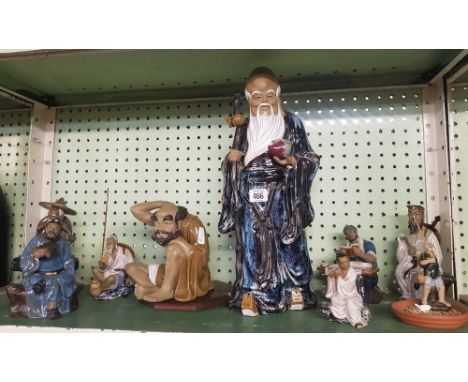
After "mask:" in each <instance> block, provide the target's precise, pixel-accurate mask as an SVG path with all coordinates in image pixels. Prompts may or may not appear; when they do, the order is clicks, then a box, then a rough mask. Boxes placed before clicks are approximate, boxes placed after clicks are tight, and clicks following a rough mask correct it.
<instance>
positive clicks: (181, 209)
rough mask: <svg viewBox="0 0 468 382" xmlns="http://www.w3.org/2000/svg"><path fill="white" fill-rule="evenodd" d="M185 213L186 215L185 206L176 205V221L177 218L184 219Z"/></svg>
mask: <svg viewBox="0 0 468 382" xmlns="http://www.w3.org/2000/svg"><path fill="white" fill-rule="evenodd" d="M187 215H188V211H187V208H185V207H182V206H177V213H176V216H175V221H176V223H177V222H178V221H179V220H183V219H185V218H186V217H187Z"/></svg>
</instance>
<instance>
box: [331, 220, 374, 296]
mask: <svg viewBox="0 0 468 382" xmlns="http://www.w3.org/2000/svg"><path fill="white" fill-rule="evenodd" d="M343 234H344V236H345V238H346V241H347V243H346V246H344V247H341V248H340V249H338V251H337V252H339V253H341V254H345V255H347V256H349V260H350V261H351V264H353V263H354V262H365V263H369V264H371V265H372V270H371V271H369V275H367V276H363V277H358V284H360V286H359V288H361V289H362V292H363V293H362V297H363V299H364V302H365V303H371V304H376V303H378V302H380V300H381V299H382V297H383V295H382V292H381V290H380V289H379V287H378V286H377V282H378V281H379V278H378V276H377V272H378V271H379V268H378V267H377V255H376V251H375V246H374V244H373V243H372V242H370V241H369V240H365V239H361V238H360V237H359V235H358V230H357V228H356V227H355V226H353V225H346V226H345V227H344V228H343Z"/></svg>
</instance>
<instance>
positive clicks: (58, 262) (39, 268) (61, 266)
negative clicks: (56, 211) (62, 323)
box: [21, 234, 75, 318]
mask: <svg viewBox="0 0 468 382" xmlns="http://www.w3.org/2000/svg"><path fill="white" fill-rule="evenodd" d="M47 242H50V240H49V239H47V238H46V237H45V236H44V235H42V234H39V235H36V236H34V237H33V238H32V239H31V241H30V242H29V244H28V245H27V247H26V248H25V250H24V252H23V254H22V256H21V269H22V270H23V285H24V289H25V291H26V300H27V305H28V316H29V318H43V317H46V316H47V305H48V302H49V301H56V302H57V303H58V309H59V312H60V313H61V314H67V313H69V312H70V299H71V296H72V294H73V291H74V290H75V279H74V273H75V264H74V261H73V258H72V256H71V252H70V246H69V244H68V241H67V240H66V239H65V238H63V237H61V238H60V239H58V240H57V241H56V242H55V244H56V245H57V247H56V249H55V251H54V254H53V255H52V256H51V257H49V258H42V259H40V260H39V259H35V258H34V257H33V256H32V250H33V248H34V247H37V246H39V245H41V244H44V243H47ZM57 270H61V272H60V273H58V274H56V275H44V274H41V273H39V272H54V271H57ZM41 280H44V281H45V289H44V291H43V293H41V294H35V293H34V291H33V286H34V284H35V283H37V282H39V281H41Z"/></svg>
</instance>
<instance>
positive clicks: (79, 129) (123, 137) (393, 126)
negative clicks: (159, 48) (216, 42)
mask: <svg viewBox="0 0 468 382" xmlns="http://www.w3.org/2000/svg"><path fill="white" fill-rule="evenodd" d="M283 101H284V107H285V108H286V109H287V110H289V111H291V112H296V113H298V114H299V115H300V116H301V117H302V118H303V119H304V121H305V125H306V130H307V132H308V135H309V140H310V142H311V144H312V146H313V148H314V149H315V150H316V151H317V152H318V153H319V154H320V155H322V157H323V158H322V167H321V169H320V171H319V172H318V174H317V177H316V180H315V181H314V185H313V190H312V202H313V205H314V207H315V210H316V219H315V221H314V223H313V226H312V227H311V228H308V229H307V236H308V242H309V252H310V256H311V259H312V261H313V266H314V268H315V267H316V266H317V265H318V264H320V262H321V261H322V260H325V261H328V262H330V261H332V260H333V259H334V251H333V249H334V248H338V247H339V246H340V245H341V244H342V243H343V241H344V238H343V235H342V233H341V229H342V227H343V226H344V225H345V224H354V225H357V226H358V227H359V230H360V234H361V236H362V237H364V238H367V239H370V240H372V241H374V243H375V245H376V247H377V252H378V258H379V266H380V268H381V272H380V285H381V287H388V286H390V285H391V282H392V278H393V270H394V267H395V249H396V244H395V237H396V236H397V234H399V233H401V232H406V225H407V218H406V204H407V203H421V204H424V205H425V169H424V147H423V134H422V111H421V91H420V89H407V90H404V89H403V90H385V91H383V90H382V91H378V90H373V91H365V92H364V91H356V92H343V93H329V94H310V95H298V96H292V95H289V96H284V97H283ZM231 110H232V106H231V104H230V102H229V101H218V100H213V101H203V102H196V101H193V102H180V103H158V104H148V105H131V106H109V107H89V108H88V107H86V108H70V109H61V110H59V111H58V112H57V121H56V134H55V145H54V151H55V154H54V169H53V184H52V192H53V198H56V197H59V196H64V197H65V198H66V199H67V200H68V202H69V205H70V206H71V207H72V208H74V209H76V210H77V211H78V215H77V216H76V217H72V221H73V222H74V224H75V230H76V234H77V240H76V245H75V254H76V255H77V256H78V257H79V259H80V262H81V268H80V270H79V271H78V277H79V278H80V279H81V280H82V281H84V282H89V280H90V266H91V265H92V264H95V263H96V261H97V258H98V256H99V252H100V249H101V245H102V233H103V220H104V210H105V199H106V196H105V190H106V189H107V188H109V195H110V200H109V218H108V229H107V232H108V233H116V234H117V235H118V236H119V239H120V240H121V241H123V242H126V243H128V244H131V245H134V246H135V251H136V254H137V259H138V260H140V261H143V262H152V261H154V262H162V261H164V258H163V250H162V249H161V248H160V247H159V246H158V245H157V244H155V243H154V242H153V241H152V240H151V238H150V235H151V233H150V229H149V228H148V227H146V228H145V227H144V226H143V225H142V224H141V223H140V222H138V221H136V219H134V218H133V216H132V215H131V213H130V207H131V206H132V205H133V204H134V203H138V202H142V201H144V200H157V199H163V200H170V201H173V202H176V203H178V204H180V205H184V206H186V207H187V208H188V210H189V211H190V212H191V213H195V214H197V215H199V216H200V218H201V219H202V221H203V222H204V223H205V225H206V226H207V231H208V234H209V237H210V245H211V260H210V268H211V271H212V275H213V278H214V279H216V280H223V281H233V280H234V277H235V275H234V260H235V252H234V245H235V242H234V238H233V235H220V234H219V233H218V232H217V222H218V218H219V213H220V202H221V191H222V187H223V177H222V174H221V171H220V164H221V161H222V160H223V158H224V156H225V155H226V154H227V152H228V150H229V147H230V145H231V143H232V135H233V129H230V128H229V127H227V126H226V125H225V124H224V121H223V115H224V114H225V113H229V112H230V111H231ZM244 110H246V105H245V104H244ZM319 280H320V279H319V278H317V277H316V278H315V284H316V285H314V287H318V285H319V282H321V281H319Z"/></svg>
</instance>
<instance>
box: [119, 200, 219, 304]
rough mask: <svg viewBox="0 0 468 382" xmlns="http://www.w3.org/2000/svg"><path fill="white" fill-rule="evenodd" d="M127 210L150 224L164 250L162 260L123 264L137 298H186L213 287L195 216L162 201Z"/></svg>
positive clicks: (203, 238)
mask: <svg viewBox="0 0 468 382" xmlns="http://www.w3.org/2000/svg"><path fill="white" fill-rule="evenodd" d="M131 211H132V213H133V215H134V216H135V217H136V218H137V219H138V220H141V221H142V222H143V223H145V224H148V225H151V226H152V227H153V229H154V234H153V235H152V238H153V240H155V241H156V242H157V243H158V244H160V245H162V246H163V247H164V248H165V250H166V263H165V264H149V265H146V264H142V263H136V262H134V263H130V264H127V266H126V267H125V271H126V273H127V274H128V275H129V276H130V277H131V278H132V279H133V280H134V282H135V296H136V298H137V299H139V300H145V301H149V302H159V301H164V300H170V299H175V300H177V301H181V302H187V301H192V300H195V299H196V298H197V297H201V296H204V295H206V294H207V293H208V292H209V291H210V290H212V289H213V283H212V282H211V277H210V270H209V268H208V260H209V246H208V238H207V235H206V232H205V228H204V226H203V224H202V222H201V221H200V219H199V218H198V217H196V216H194V215H190V214H188V212H187V210H186V209H185V208H184V207H178V206H176V205H175V204H173V203H170V202H163V201H155V202H145V203H140V204H137V205H135V206H133V207H132V208H131ZM154 211H155V212H154Z"/></svg>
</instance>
